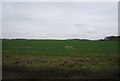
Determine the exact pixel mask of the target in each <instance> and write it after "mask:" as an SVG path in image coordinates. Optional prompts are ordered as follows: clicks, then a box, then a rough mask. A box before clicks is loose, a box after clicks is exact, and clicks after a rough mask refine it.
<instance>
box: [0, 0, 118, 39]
mask: <svg viewBox="0 0 120 81" xmlns="http://www.w3.org/2000/svg"><path fill="white" fill-rule="evenodd" d="M0 5H1V4H0ZM2 9H3V11H2V12H3V13H2V18H3V19H2V21H3V22H2V24H3V30H2V36H3V38H41V39H54V38H55V39H68V38H80V39H82V38H86V39H100V38H104V37H106V36H111V35H118V3H117V2H103V3H102V2H71V3H70V2H46V3H42V2H38V3H34V2H23V3H22V2H21V3H20V2H19V3H15V2H13V3H12V2H11V3H10V2H8V3H2Z"/></svg>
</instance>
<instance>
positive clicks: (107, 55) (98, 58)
mask: <svg viewBox="0 0 120 81" xmlns="http://www.w3.org/2000/svg"><path fill="white" fill-rule="evenodd" d="M2 54H3V79H45V78H47V79H118V70H119V68H118V64H119V63H120V62H119V61H118V42H117V41H85V40H83V41H82V40H3V41H2Z"/></svg>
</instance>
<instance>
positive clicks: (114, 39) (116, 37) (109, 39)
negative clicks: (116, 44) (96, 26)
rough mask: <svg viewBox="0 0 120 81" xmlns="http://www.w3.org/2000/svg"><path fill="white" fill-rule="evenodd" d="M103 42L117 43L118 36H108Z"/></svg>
mask: <svg viewBox="0 0 120 81" xmlns="http://www.w3.org/2000/svg"><path fill="white" fill-rule="evenodd" d="M104 40H107V41H119V40H120V36H108V37H105V39H104Z"/></svg>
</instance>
